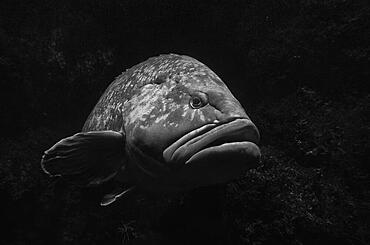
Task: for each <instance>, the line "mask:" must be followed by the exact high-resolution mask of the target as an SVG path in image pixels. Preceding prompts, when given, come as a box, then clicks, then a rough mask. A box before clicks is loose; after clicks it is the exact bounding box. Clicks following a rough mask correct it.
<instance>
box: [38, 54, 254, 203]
mask: <svg viewBox="0 0 370 245" xmlns="http://www.w3.org/2000/svg"><path fill="white" fill-rule="evenodd" d="M259 137H260V136H259V132H258V130H257V127H256V126H255V125H254V124H253V122H252V121H251V119H250V118H249V117H248V115H247V114H246V112H245V110H244V109H243V107H242V106H241V104H240V103H239V101H238V100H237V99H236V98H235V97H234V96H233V94H232V93H231V92H230V90H229V89H228V87H227V86H226V85H225V83H224V82H223V81H222V80H221V79H220V78H219V77H218V76H217V75H216V74H215V73H214V72H213V71H212V70H211V69H210V68H208V67H207V66H206V65H204V64H203V63H201V62H199V61H198V60H196V59H194V58H191V57H188V56H183V55H175V54H169V55H160V56H158V57H153V58H150V59H148V60H146V61H144V62H142V63H140V64H138V65H136V66H133V67H132V68H130V69H128V70H126V71H125V72H124V73H123V74H122V75H120V76H118V77H117V78H116V79H115V81H113V82H112V83H111V84H110V85H109V87H108V88H107V90H106V91H105V92H104V94H103V95H102V96H101V98H100V100H99V101H98V103H97V104H96V106H95V108H94V109H93V110H92V112H91V113H90V115H89V117H88V119H87V120H86V122H85V124H84V127H83V129H82V132H81V133H77V134H75V135H73V136H70V137H67V138H65V139H62V140H61V141H59V142H58V143H56V144H55V145H54V146H53V147H51V148H50V149H49V150H47V151H46V152H45V154H44V156H43V158H42V161H41V166H42V169H43V170H44V171H45V172H46V173H48V174H49V175H52V176H56V175H62V176H66V177H68V178H69V179H72V180H73V181H75V182H79V183H82V184H83V185H96V184H100V183H103V182H105V181H108V180H111V179H116V180H119V181H122V182H129V183H130V184H131V185H135V186H140V187H141V188H143V189H146V190H150V191H160V192H161V191H173V190H174V191H177V190H186V189H191V188H195V187H198V186H206V185H212V184H217V183H225V182H228V181H230V180H232V179H235V178H237V177H239V176H240V175H242V174H243V172H244V171H245V170H248V169H251V168H255V167H257V166H258V165H259V158H260V150H259V148H258V146H257V143H258V141H259ZM119 195H121V194H119ZM116 196H117V195H111V196H110V198H108V199H107V200H108V201H107V202H105V203H110V202H111V201H112V200H113V199H114V200H115V198H116Z"/></svg>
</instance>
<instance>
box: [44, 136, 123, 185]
mask: <svg viewBox="0 0 370 245" xmlns="http://www.w3.org/2000/svg"><path fill="white" fill-rule="evenodd" d="M124 138H125V137H124V134H123V133H120V132H115V131H110V130H107V131H90V132H84V133H77V134H75V135H73V136H70V137H67V138H64V139H62V140H61V141H59V142H57V143H56V144H55V145H54V146H52V147H51V148H50V149H49V150H47V151H45V153H44V155H43V157H42V160H41V167H42V169H43V170H44V172H46V173H47V174H49V175H51V176H60V175H61V176H66V177H67V178H68V179H70V180H72V182H75V183H79V184H81V185H95V184H100V183H102V182H105V181H107V180H109V179H111V178H113V176H115V175H116V174H117V172H118V171H119V170H120V168H121V167H122V166H123V164H124V162H123V161H124V149H125V148H124V145H125V139H124Z"/></svg>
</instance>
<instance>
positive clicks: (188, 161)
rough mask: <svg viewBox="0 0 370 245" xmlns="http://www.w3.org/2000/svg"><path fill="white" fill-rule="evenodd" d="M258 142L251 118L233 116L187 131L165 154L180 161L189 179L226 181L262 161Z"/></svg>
mask: <svg viewBox="0 0 370 245" xmlns="http://www.w3.org/2000/svg"><path fill="white" fill-rule="evenodd" d="M258 142H259V132H258V129H257V127H256V126H255V125H254V124H253V122H252V121H251V120H249V119H248V118H232V119H230V120H228V121H226V122H223V123H217V124H216V123H210V124H206V125H204V126H202V127H200V128H198V129H195V130H193V131H191V132H189V133H187V134H186V135H184V136H183V137H181V138H180V139H179V140H177V141H176V142H174V143H173V144H172V145H170V146H169V147H167V148H166V150H165V151H164V152H163V158H164V160H165V162H167V163H171V164H170V165H174V166H179V165H180V171H181V173H183V174H182V175H183V176H184V177H185V176H186V179H187V181H192V180H191V179H193V181H194V182H204V184H209V183H210V182H212V183H213V182H214V183H219V182H225V181H228V180H229V179H232V178H235V177H237V176H238V175H240V173H242V171H243V170H245V169H250V168H254V167H257V166H258V165H259V159H260V155H261V153H260V149H259V147H258V146H257V143H258ZM181 166H183V167H181ZM197 176H198V177H197ZM189 178H190V179H189ZM194 178H196V179H197V180H195V179H194Z"/></svg>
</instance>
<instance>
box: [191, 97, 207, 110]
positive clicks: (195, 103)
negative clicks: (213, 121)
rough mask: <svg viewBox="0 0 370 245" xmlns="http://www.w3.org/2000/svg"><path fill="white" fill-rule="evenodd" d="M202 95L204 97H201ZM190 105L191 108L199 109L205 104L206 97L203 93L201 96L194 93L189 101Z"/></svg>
mask: <svg viewBox="0 0 370 245" xmlns="http://www.w3.org/2000/svg"><path fill="white" fill-rule="evenodd" d="M203 97H204V98H203ZM189 104H190V106H191V107H192V108H193V109H199V108H201V107H203V106H205V105H206V104H207V97H206V95H205V94H204V95H203V96H201V95H194V96H193V97H192V98H191V99H190V102H189Z"/></svg>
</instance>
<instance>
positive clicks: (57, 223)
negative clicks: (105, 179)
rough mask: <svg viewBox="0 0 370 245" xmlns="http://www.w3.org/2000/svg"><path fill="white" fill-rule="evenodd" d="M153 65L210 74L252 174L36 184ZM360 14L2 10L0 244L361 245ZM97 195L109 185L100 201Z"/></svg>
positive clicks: (204, 5)
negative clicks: (125, 190) (139, 70)
mask: <svg viewBox="0 0 370 245" xmlns="http://www.w3.org/2000/svg"><path fill="white" fill-rule="evenodd" d="M161 53H179V54H187V55H189V56H192V57H194V58H196V59H198V60H200V61H202V62H203V63H205V64H206V65H208V66H209V67H210V68H211V69H212V70H214V71H215V72H216V73H217V74H218V75H219V76H220V77H221V78H222V79H223V80H224V82H225V83H226V84H227V85H228V86H229V88H230V89H231V91H232V92H233V93H234V95H235V96H236V97H237V98H238V99H239V101H240V102H241V103H242V104H243V105H244V107H245V109H246V110H247V113H248V114H249V115H250V116H251V118H252V120H253V121H254V122H255V123H256V125H257V126H258V128H259V129H260V132H261V135H262V141H261V150H262V154H263V157H262V161H263V164H264V165H263V166H262V167H260V168H259V169H256V170H252V171H249V172H247V173H245V174H244V175H243V176H242V177H241V178H240V179H238V180H236V181H234V182H233V183H230V184H228V185H226V186H224V187H219V188H203V189H199V190H195V191H192V192H188V193H180V194H177V195H172V196H167V195H162V196H155V195H153V196H151V195H140V194H138V195H136V196H134V197H129V198H126V199H124V200H120V201H119V202H116V203H114V204H113V205H112V206H109V207H107V208H102V207H99V205H98V203H99V201H100V198H101V196H102V194H104V192H105V191H106V187H104V186H103V187H101V188H95V189H80V188H76V187H73V186H70V185H68V184H66V183H65V182H64V181H63V180H50V179H49V178H47V176H45V174H43V173H42V172H41V169H40V165H39V162H40V158H41V155H42V152H43V151H44V150H46V149H47V148H49V147H50V146H51V145H52V144H53V143H55V142H56V141H57V140H59V139H60V138H62V137H65V136H68V135H71V134H73V133H75V132H78V131H79V130H80V128H81V127H82V125H83V123H84V120H85V119H86V117H87V115H88V114H89V112H90V111H91V109H92V108H93V106H94V104H95V103H96V102H97V100H98V98H99V96H100V95H101V94H102V92H103V91H104V89H105V88H106V87H107V85H108V84H109V83H110V82H111V81H113V79H114V78H115V77H116V76H117V75H119V74H120V73H122V72H123V71H124V70H125V69H127V68H129V67H131V66H133V65H135V64H137V63H139V62H141V61H144V60H145V59H147V58H149V57H151V56H155V55H158V54H161ZM369 61H370V3H369V2H368V1H361V0H358V1H356V0H317V1H316V0H300V1H297V0H245V1H242V0H236V1H226V0H218V1H216V0H214V1H195V0H192V1H190V0H189V1H170V0H152V1H140V0H128V1H123V0H115V1H97V0H91V1H78V0H74V1H58V0H50V1H46V0H41V1H40V0H39V1H31V0H23V1H21V0H2V1H1V2H0V83H1V87H0V115H1V116H0V117H1V119H0V125H1V133H0V198H1V199H0V200H1V201H0V222H1V227H2V228H0V231H1V234H0V243H1V244H200V243H202V242H203V244H204V243H205V242H207V243H208V244H212V243H213V244H328V243H334V244H368V243H369V242H370V236H369V230H370V227H369V226H370V222H369V219H370V215H369V214H370V191H369V186H370V181H369V169H370V168H369V165H368V164H369V163H370V161H369V160H370V159H369V151H370V149H369V125H370V123H369V111H370V110H369V109H370V108H369V102H370V96H369V90H368V89H367V86H366V85H368V83H369V81H370V65H369ZM108 189H109V188H108Z"/></svg>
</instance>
